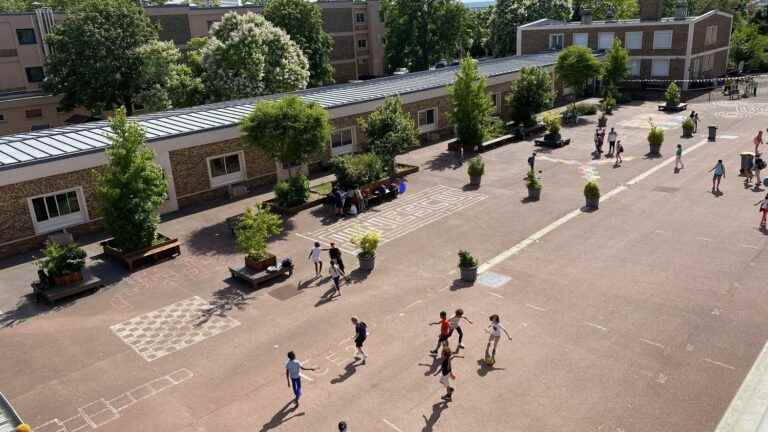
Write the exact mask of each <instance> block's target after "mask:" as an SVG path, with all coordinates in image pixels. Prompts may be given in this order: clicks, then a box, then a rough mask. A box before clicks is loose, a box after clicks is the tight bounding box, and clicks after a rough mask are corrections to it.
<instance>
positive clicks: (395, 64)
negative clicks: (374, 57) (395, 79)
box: [381, 0, 470, 71]
mask: <svg viewBox="0 0 768 432" xmlns="http://www.w3.org/2000/svg"><path fill="white" fill-rule="evenodd" d="M381 11H382V16H383V17H384V25H385V27H386V44H385V46H384V57H385V63H386V67H387V70H388V71H393V70H395V69H397V68H400V67H407V68H409V69H410V70H411V71H421V70H426V69H428V68H429V67H430V66H432V65H434V64H435V63H437V62H438V61H440V60H443V59H452V58H455V57H457V56H458V55H459V53H461V52H462V51H465V50H467V49H468V48H469V37H470V36H469V27H468V26H467V20H468V16H469V12H468V9H467V8H466V7H465V6H464V5H463V4H462V3H461V2H460V1H459V0H421V1H414V0H384V1H383V2H382V9H381Z"/></svg>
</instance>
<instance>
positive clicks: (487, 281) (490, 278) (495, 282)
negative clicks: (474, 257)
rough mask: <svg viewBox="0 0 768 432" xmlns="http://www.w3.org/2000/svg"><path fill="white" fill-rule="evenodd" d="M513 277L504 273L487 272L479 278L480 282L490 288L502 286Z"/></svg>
mask: <svg viewBox="0 0 768 432" xmlns="http://www.w3.org/2000/svg"><path fill="white" fill-rule="evenodd" d="M511 280H512V278H511V277H509V276H506V275H503V274H499V273H494V272H485V273H483V274H481V275H480V276H479V277H478V278H477V282H478V283H479V284H482V285H485V286H487V287H490V288H500V287H501V286H503V285H504V284H506V283H507V282H509V281H511Z"/></svg>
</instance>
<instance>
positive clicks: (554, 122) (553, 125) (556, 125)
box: [542, 113, 560, 135]
mask: <svg viewBox="0 0 768 432" xmlns="http://www.w3.org/2000/svg"><path fill="white" fill-rule="evenodd" d="M542 123H544V126H545V127H546V128H547V132H549V133H551V134H553V135H556V134H559V133H560V116H558V115H556V114H553V113H546V114H544V118H543V119H542Z"/></svg>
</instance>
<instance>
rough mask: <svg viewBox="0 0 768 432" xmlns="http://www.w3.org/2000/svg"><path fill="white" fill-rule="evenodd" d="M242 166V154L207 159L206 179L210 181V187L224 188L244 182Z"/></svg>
mask: <svg viewBox="0 0 768 432" xmlns="http://www.w3.org/2000/svg"><path fill="white" fill-rule="evenodd" d="M243 165H244V163H243V152H237V153H229V154H225V155H222V156H214V157H211V158H208V177H209V178H210V180H211V187H219V186H224V185H228V184H230V183H236V182H239V181H241V180H244V179H245V175H244V174H245V173H244V172H243V168H242V167H243Z"/></svg>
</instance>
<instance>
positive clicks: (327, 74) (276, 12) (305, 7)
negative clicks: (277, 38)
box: [264, 0, 333, 87]
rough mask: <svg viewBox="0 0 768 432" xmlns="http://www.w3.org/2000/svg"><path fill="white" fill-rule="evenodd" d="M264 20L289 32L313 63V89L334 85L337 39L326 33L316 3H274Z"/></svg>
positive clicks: (279, 0)
mask: <svg viewBox="0 0 768 432" xmlns="http://www.w3.org/2000/svg"><path fill="white" fill-rule="evenodd" d="M264 17H265V18H266V19H267V20H268V21H269V22H271V23H272V24H274V25H276V26H278V27H280V28H281V29H283V30H285V32H286V33H288V36H290V37H291V39H292V40H293V41H294V42H296V43H297V44H298V45H299V47H301V50H302V51H303V52H304V55H305V56H306V57H307V60H308V61H309V85H310V86H311V87H316V86H321V85H326V84H332V83H333V66H331V50H332V49H333V39H331V37H330V36H329V35H328V33H326V32H325V31H323V15H322V12H321V11H320V8H319V7H318V6H317V5H316V4H315V3H310V2H308V1H306V0H271V1H270V2H269V3H267V7H266V8H265V9H264Z"/></svg>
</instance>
